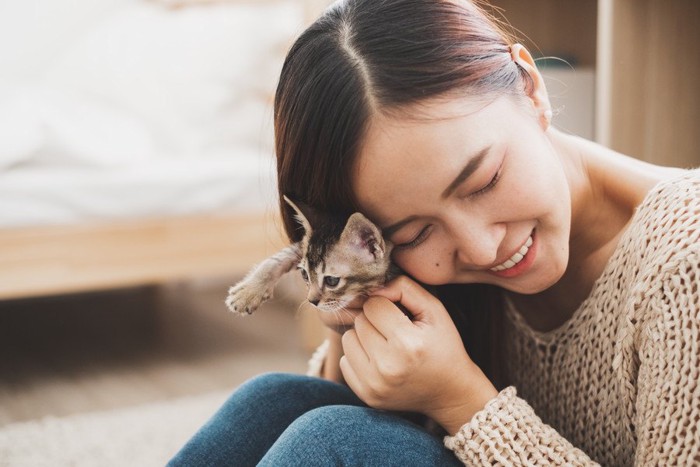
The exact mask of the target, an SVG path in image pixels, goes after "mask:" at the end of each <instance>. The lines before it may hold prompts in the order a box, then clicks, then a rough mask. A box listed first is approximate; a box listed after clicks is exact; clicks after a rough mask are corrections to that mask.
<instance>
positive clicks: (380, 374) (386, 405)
mask: <svg viewBox="0 0 700 467" xmlns="http://www.w3.org/2000/svg"><path fill="white" fill-rule="evenodd" d="M373 295H374V296H372V297H370V299H369V300H367V302H365V304H364V307H363V308H364V313H363V314H361V315H358V316H357V318H356V319H355V327H354V329H351V330H349V331H347V332H346V333H345V334H344V335H343V339H342V344H343V350H344V352H345V356H344V357H342V358H341V360H340V369H341V371H342V373H343V377H344V378H345V381H346V382H347V384H348V385H349V386H350V388H351V389H352V390H353V391H354V392H355V393H356V394H357V395H358V397H360V399H362V400H363V401H364V402H365V403H367V404H368V405H369V406H371V407H374V408H378V409H388V410H400V411H414V412H421V413H423V414H425V415H427V416H429V417H431V418H432V419H433V420H435V421H436V422H438V423H439V424H440V425H442V426H443V427H444V428H445V429H446V430H447V431H448V432H449V433H451V434H453V433H456V432H457V431H458V430H459V428H460V427H461V426H462V425H463V424H465V423H467V422H468V421H469V420H470V419H471V417H472V416H473V415H474V414H475V413H476V412H478V411H479V410H481V409H482V408H483V407H484V406H485V404H486V402H488V401H489V400H490V399H492V398H494V397H496V395H497V394H498V391H496V389H495V388H494V387H493V385H492V384H491V382H490V381H489V380H488V378H486V376H485V375H484V374H483V372H482V371H481V370H480V369H479V367H478V366H477V365H476V364H474V362H472V360H471V359H470V358H469V356H468V355H467V352H466V350H465V349H464V345H463V344H462V340H461V338H460V336H459V332H458V331H457V329H456V328H455V325H454V323H453V322H452V320H451V318H450V316H449V314H448V313H447V310H445V308H444V307H443V305H442V303H440V301H439V300H438V299H437V298H435V297H433V296H432V295H431V294H430V293H428V292H427V291H426V290H425V289H423V288H422V287H421V286H420V285H418V284H417V283H416V282H414V281H413V280H411V279H409V278H407V277H405V276H401V277H398V278H396V279H395V280H393V281H391V282H390V283H389V284H388V285H387V286H386V287H385V288H383V289H380V290H379V291H377V292H375V293H374V294H373ZM392 302H399V303H401V304H402V305H403V306H404V307H405V308H406V309H408V311H409V312H410V313H411V314H412V315H413V321H411V320H410V319H409V318H408V317H407V316H406V315H405V314H404V313H403V312H402V311H401V310H400V309H399V308H398V307H397V306H396V305H394V303H392Z"/></svg>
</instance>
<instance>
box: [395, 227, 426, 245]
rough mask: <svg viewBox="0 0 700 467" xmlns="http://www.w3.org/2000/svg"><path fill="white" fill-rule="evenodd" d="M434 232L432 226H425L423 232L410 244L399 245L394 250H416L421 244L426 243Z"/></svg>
mask: <svg viewBox="0 0 700 467" xmlns="http://www.w3.org/2000/svg"><path fill="white" fill-rule="evenodd" d="M431 230H432V224H431V225H427V226H425V228H423V230H421V231H420V232H419V233H418V235H416V237H415V238H414V239H413V240H411V241H410V242H406V243H399V244H397V245H395V246H394V248H400V249H408V248H415V247H417V246H418V245H420V244H421V243H423V242H424V241H425V239H426V238H428V235H430V231H431Z"/></svg>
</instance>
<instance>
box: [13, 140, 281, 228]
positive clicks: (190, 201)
mask: <svg viewBox="0 0 700 467" xmlns="http://www.w3.org/2000/svg"><path fill="white" fill-rule="evenodd" d="M275 203H276V191H275V181H274V175H273V161H272V159H271V158H266V157H261V156H260V155H259V154H257V153H256V151H250V150H248V153H245V152H244V151H239V152H238V153H237V154H236V155H235V157H209V158H203V159H194V158H181V159H172V160H167V159H161V160H156V161H149V162H148V163H142V164H139V165H138V166H126V167H122V168H111V169H100V168H91V167H41V166H38V167H28V168H22V169H20V168H16V169H13V170H8V171H3V172H0V226H2V227H5V228H8V227H28V226H44V225H56V224H73V223H79V222H92V221H104V220H124V219H137V218H144V217H163V216H169V215H186V214H206V213H221V214H226V213H245V212H254V211H257V212H265V211H267V210H269V209H271V208H272V207H274V206H275Z"/></svg>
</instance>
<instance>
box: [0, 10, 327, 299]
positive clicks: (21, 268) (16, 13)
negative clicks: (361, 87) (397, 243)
mask: <svg viewBox="0 0 700 467" xmlns="http://www.w3.org/2000/svg"><path fill="white" fill-rule="evenodd" d="M322 3H323V2H316V1H310V0H309V1H305V2H299V1H295V0H286V1H240V0H237V1H216V2H211V1H210V2H206V1H165V0H164V1H146V0H99V1H97V0H95V1H91V2H75V1H71V0H60V1H57V0H31V1H26V2H5V3H4V4H2V5H0V57H2V62H0V128H2V129H3V131H2V133H0V299H17V298H25V297H33V296H39V295H47V294H64V293H73V292H81V291H91V290H100V289H109V288H117V287H126V286H136V285H146V284H158V283H163V282H167V281H172V280H178V279H187V278H200V277H208V276H231V277H232V278H233V277H234V276H235V275H238V274H241V273H243V272H244V271H245V270H247V269H248V268H249V267H250V265H251V264H253V263H254V262H256V261H257V260H259V259H261V258H263V257H264V256H266V255H268V254H270V253H272V252H273V251H275V250H277V249H278V248H279V247H280V246H281V245H283V243H284V238H283V235H282V234H281V228H280V224H279V222H278V221H277V217H276V214H275V213H276V192H275V183H274V158H273V149H272V123H271V115H272V97H273V93H274V86H275V82H276V79H277V76H278V73H279V68H280V67H281V63H282V60H283V57H284V53H285V51H286V49H287V47H288V46H289V45H290V43H291V41H292V40H293V38H294V37H295V36H296V35H297V34H298V33H299V32H300V31H301V30H302V28H303V25H304V23H305V22H306V21H307V20H308V18H309V17H310V16H313V15H315V14H316V11H317V10H318V9H319V8H320V7H321V4H322ZM18 44H19V46H18Z"/></svg>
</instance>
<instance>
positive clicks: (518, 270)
mask: <svg viewBox="0 0 700 467" xmlns="http://www.w3.org/2000/svg"><path fill="white" fill-rule="evenodd" d="M537 246H538V241H537V235H536V234H535V230H533V231H532V233H530V236H529V237H528V238H527V240H525V243H523V245H522V246H521V247H520V249H519V250H518V251H517V252H515V253H513V255H512V256H511V257H510V258H509V259H507V260H506V261H504V262H503V263H501V264H499V265H498V266H494V267H493V268H491V269H489V273H491V274H494V275H496V276H499V277H504V278H510V277H515V276H518V275H520V274H522V273H524V272H525V271H527V270H528V269H529V268H530V266H532V263H533V262H534V261H535V256H536V255H537ZM521 251H524V252H525V253H524V254H522V253H520V252H521ZM519 255H522V257H520V256H519ZM516 260H517V261H516ZM511 263H512V265H511ZM508 265H511V266H510V267H507V266H508Z"/></svg>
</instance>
